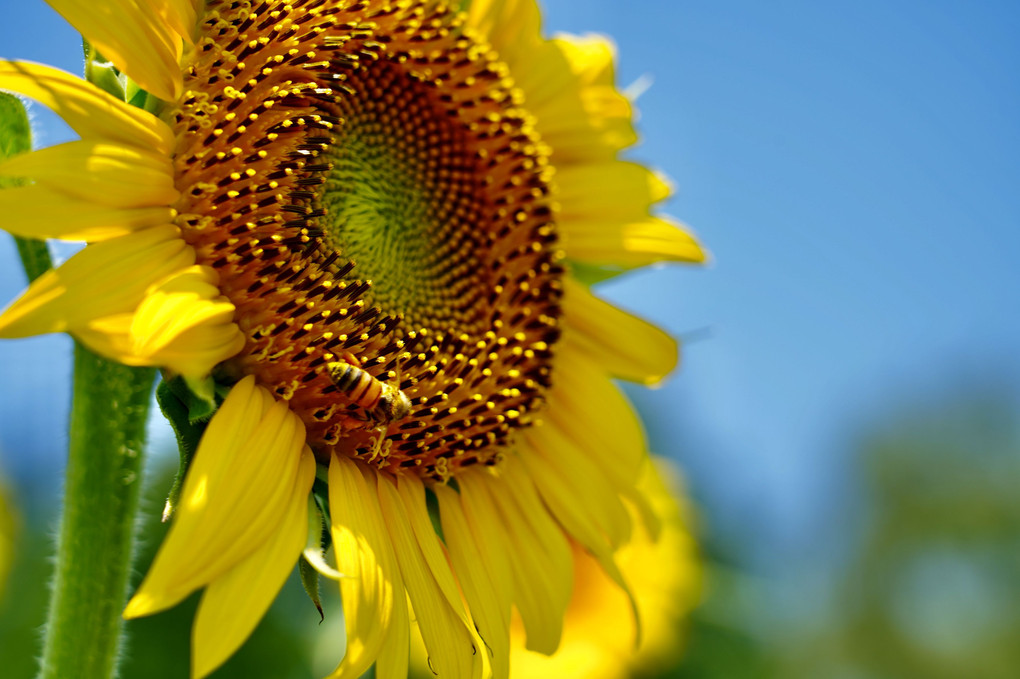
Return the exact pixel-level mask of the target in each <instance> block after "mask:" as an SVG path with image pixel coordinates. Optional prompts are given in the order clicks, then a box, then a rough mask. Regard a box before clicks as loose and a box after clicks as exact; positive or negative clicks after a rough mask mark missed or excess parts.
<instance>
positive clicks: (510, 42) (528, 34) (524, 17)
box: [467, 0, 542, 70]
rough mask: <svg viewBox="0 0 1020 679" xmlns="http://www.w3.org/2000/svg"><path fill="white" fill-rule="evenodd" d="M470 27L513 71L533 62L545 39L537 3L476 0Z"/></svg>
mask: <svg viewBox="0 0 1020 679" xmlns="http://www.w3.org/2000/svg"><path fill="white" fill-rule="evenodd" d="M467 25H468V26H469V27H471V28H473V29H475V30H476V31H478V32H479V33H480V34H481V37H482V38H483V39H486V40H488V42H489V43H490V44H491V45H492V46H493V47H494V48H496V51H497V52H498V53H499V57H500V59H501V60H502V61H503V62H505V63H507V64H509V65H510V67H511V70H514V68H515V67H516V66H518V64H519V63H520V62H522V61H528V60H531V59H532V58H533V57H532V53H533V52H532V51H533V50H534V48H535V47H536V46H538V45H539V43H540V42H541V37H542V36H541V32H540V30H541V25H542V15H541V13H540V12H539V9H538V5H537V4H536V3H535V0H473V1H472V2H471V3H470V6H469V7H468V8H467Z"/></svg>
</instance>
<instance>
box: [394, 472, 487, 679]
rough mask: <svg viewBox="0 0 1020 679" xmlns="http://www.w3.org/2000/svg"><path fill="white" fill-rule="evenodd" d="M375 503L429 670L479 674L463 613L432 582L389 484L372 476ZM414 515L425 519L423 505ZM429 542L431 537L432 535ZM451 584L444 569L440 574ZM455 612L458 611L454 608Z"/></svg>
mask: <svg viewBox="0 0 1020 679" xmlns="http://www.w3.org/2000/svg"><path fill="white" fill-rule="evenodd" d="M378 483H379V502H380V505H381V507H382V513H383V517H384V518H385V520H386V528H387V530H388V531H389V534H390V538H391V540H392V541H393V551H394V553H395V554H396V557H397V563H398V564H399V565H400V573H401V575H402V576H403V578H404V586H405V587H406V588H407V596H408V598H409V599H410V600H411V605H412V607H413V608H414V613H415V617H416V619H417V621H418V625H419V627H420V629H421V634H422V638H423V639H424V640H425V648H426V649H427V650H428V653H429V663H430V665H431V667H432V671H433V672H434V673H436V674H437V675H439V676H440V677H464V678H465V679H466V678H467V677H472V676H481V667H480V666H478V667H473V666H474V665H475V663H474V659H475V657H476V656H478V657H479V658H481V657H482V656H481V655H480V654H479V653H478V647H477V646H476V645H475V644H474V643H473V640H472V638H471V636H472V635H471V634H470V633H469V632H468V626H467V619H466V617H465V615H464V613H463V607H462V606H461V605H460V600H459V598H458V599H457V601H456V602H451V601H450V599H449V598H448V596H447V594H448V592H446V591H445V589H446V588H445V587H444V586H443V585H442V584H440V582H439V580H438V579H437V578H436V571H435V570H433V569H434V568H435V567H436V566H437V565H438V564H435V563H431V562H430V559H429V558H428V557H427V556H425V554H424V553H423V550H422V547H421V544H420V543H419V541H418V535H416V534H415V531H414V530H413V529H412V528H411V524H412V523H413V522H415V521H416V520H412V519H411V518H410V517H409V516H408V512H407V509H408V508H407V507H406V506H405V505H404V503H403V502H402V501H401V497H400V494H399V492H398V491H397V489H396V487H395V486H394V484H393V482H392V481H391V480H390V479H389V478H388V477H387V476H385V475H383V474H379V475H378ZM415 512H416V513H418V514H421V515H423V516H424V518H425V520H428V515H427V513H426V512H427V510H426V508H425V506H424V495H423V496H422V506H421V507H420V508H416V509H415ZM432 539H433V540H434V539H435V534H434V533H433V535H432ZM445 575H446V576H447V577H446V578H445V579H448V580H450V581H451V584H452V576H450V575H449V568H448V567H447V568H446V574H445ZM458 608H460V609H461V610H457V609H458Z"/></svg>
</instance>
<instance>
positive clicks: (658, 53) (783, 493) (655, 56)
mask: <svg viewBox="0 0 1020 679" xmlns="http://www.w3.org/2000/svg"><path fill="white" fill-rule="evenodd" d="M545 6H546V7H547V10H548V11H547V22H546V25H547V27H548V28H549V30H551V31H570V32H587V31H594V32H601V33H608V34H610V35H612V36H613V38H614V40H615V41H616V43H617V45H618V47H619V53H620V68H619V80H620V83H621V84H622V85H627V84H630V83H632V82H634V81H636V80H638V79H639V78H643V77H645V76H650V77H651V78H652V79H653V84H652V87H651V88H650V89H649V90H648V91H646V92H645V93H644V94H642V95H641V97H640V99H639V106H640V109H641V119H640V122H639V127H640V131H641V135H642V138H643V140H644V141H643V143H642V144H641V145H640V146H639V147H638V148H636V149H634V151H633V152H632V154H631V155H632V157H634V158H636V159H639V160H641V161H643V162H647V163H649V164H651V165H654V166H656V167H658V168H659V169H661V170H663V171H665V172H666V173H667V174H668V175H670V176H671V177H672V178H673V180H674V181H675V183H676V185H677V195H676V196H675V197H674V198H673V199H672V200H671V201H670V202H669V203H668V204H667V205H666V207H665V209H666V211H668V212H669V213H670V214H672V215H674V216H676V217H678V218H680V219H682V220H684V221H685V222H687V223H688V224H690V225H691V226H692V227H693V228H694V229H695V230H696V231H697V232H698V233H699V234H700V235H701V237H702V239H703V240H704V242H705V243H706V245H707V246H708V247H709V249H710V250H711V251H712V253H713V256H714V259H713V263H712V264H711V265H710V266H709V267H707V268H706V269H704V270H695V269H684V268H668V269H664V270H655V271H645V272H639V273H635V274H631V275H628V276H626V277H624V278H623V279H621V280H619V281H617V282H614V283H612V284H611V285H609V286H607V287H605V288H604V293H605V295H606V296H608V297H610V298H612V299H613V300H615V301H617V302H619V303H621V304H624V305H626V306H628V307H629V308H631V309H632V310H634V311H637V312H639V313H641V314H643V315H645V316H647V317H649V318H651V319H653V320H655V321H657V322H659V323H661V324H663V325H664V326H666V327H667V328H668V329H669V330H670V331H672V332H674V333H676V334H678V335H681V336H683V335H685V334H690V336H691V337H692V339H694V340H696V341H692V342H691V344H690V345H689V346H688V347H687V349H686V351H685V364H684V368H683V370H682V372H681V373H680V374H679V375H678V376H676V377H674V378H673V380H672V381H671V382H670V383H669V384H668V385H667V386H666V387H664V388H662V389H660V390H657V391H654V392H645V391H642V390H632V391H631V392H630V393H631V394H632V396H633V398H634V399H635V401H636V402H637V403H638V404H639V405H640V406H641V407H642V408H643V409H644V411H645V412H646V413H647V415H648V416H649V419H650V424H649V429H650V432H651V433H652V435H653V439H654V441H655V444H656V447H657V448H658V449H659V450H660V451H661V452H664V453H668V454H671V455H674V456H676V457H679V458H680V459H682V460H683V461H684V462H685V463H686V464H687V466H688V469H689V476H690V478H691V480H692V485H693V486H694V490H695V493H696V494H697V495H698V496H699V497H700V498H702V499H703V500H704V501H706V502H707V503H709V504H710V506H711V507H712V516H713V524H714V526H715V527H716V528H717V529H718V530H721V531H724V532H732V533H738V532H739V533H740V534H743V535H747V536H753V538H752V537H748V540H750V542H749V543H748V546H749V549H750V551H751V552H752V553H753V554H754V555H755V556H757V557H758V558H759V559H760V561H761V563H762V564H764V565H765V566H766V567H769V566H770V565H771V566H775V565H776V564H780V563H782V562H784V561H786V560H787V559H789V558H790V557H791V556H794V555H797V554H799V553H802V552H803V551H805V550H807V549H808V548H809V547H810V546H811V545H812V544H813V541H814V540H816V539H817V537H818V536H819V535H825V534H827V533H828V532H829V530H830V528H831V527H830V526H829V524H828V521H829V517H830V516H831V513H832V511H833V508H834V507H835V506H836V504H838V501H839V499H840V498H841V494H842V493H843V489H844V485H843V479H844V477H845V476H846V475H847V474H850V473H852V466H851V463H852V460H849V459H848V458H847V455H848V451H849V449H850V446H851V445H852V444H853V443H855V441H853V440H851V438H852V436H851V434H850V432H852V431H853V430H854V428H855V427H856V426H858V425H859V424H860V423H862V422H867V421H869V420H870V419H873V418H876V417H879V416H880V415H881V413H883V412H884V411H886V410H888V409H890V408H894V407H896V406H897V404H900V403H903V402H904V401H909V400H911V399H915V398H921V397H923V396H925V395H926V394H930V393H935V392H939V391H943V390H947V389H952V388H954V385H956V384H958V383H959V382H960V381H961V380H964V381H965V380H972V379H980V378H981V376H988V377H989V378H990V379H991V378H995V379H997V380H999V381H1000V382H1001V381H1005V382H1006V383H1008V384H1012V385H1014V386H1015V387H1018V386H1020V358H1018V357H1017V351H1016V348H1017V347H1018V346H1020V315H1018V314H1017V302H1016V291H1017V290H1020V267H1018V266H1017V264H1016V262H1015V258H1016V257H1017V255H1018V254H1020V228H1018V226H1020V224H1018V222H1020V191H1018V190H1017V187H1018V186H1020V183H1018V180H1020V162H1018V158H1020V127H1018V125H1017V122H1016V121H1017V120H1020V115H1018V114H1020V110H1018V109H1020V91H1018V87H1017V84H1016V73H1017V71H1018V66H1020V43H1018V42H1017V41H1016V39H1015V36H1016V35H1018V32H1020V8H1018V7H1017V6H1015V5H1013V4H1012V3H1006V2H973V3H949V2H914V1H907V0H901V1H900V2H894V3H890V2H873V1H871V2H854V3H819V2H809V1H806V0H803V1H796V2H794V1H791V2H773V3H761V2H750V1H748V2H735V1H726V0H723V1H717V2H711V3H707V2H699V3H695V2H682V1H676V2H673V1H667V0H660V1H656V0H640V1H638V2H630V3H627V2H621V1H620V0H612V1H610V0H548V1H547V2H546V3H545ZM0 56H5V57H18V58H27V59H34V60H38V61H46V62H49V63H53V64H56V65H59V66H61V67H63V68H66V69H68V70H71V71H75V72H78V71H80V68H81V57H80V47H79V44H78V42H77V38H76V36H75V34H74V33H73V31H71V30H70V29H69V28H68V27H67V26H66V25H65V24H63V23H62V21H61V20H60V19H59V17H57V16H56V15H55V14H54V13H53V12H52V10H50V9H49V8H48V7H46V6H45V5H43V4H42V3H41V2H36V1H34V0H25V2H21V3H17V4H16V5H15V6H13V7H9V8H6V11H5V19H4V22H3V23H2V24H0ZM35 115H36V121H37V123H38V124H39V129H40V132H41V134H40V138H39V142H40V143H42V144H49V143H55V142H57V141H61V140H63V139H64V138H66V137H65V136H63V135H66V132H65V131H64V130H63V129H62V128H61V127H60V126H59V125H54V124H53V118H52V116H49V115H47V114H46V113H45V112H43V111H39V110H37V113H36V114H35ZM21 287H22V281H21V278H20V274H19V269H18V265H17V262H16V258H15V255H14V253H13V248H12V247H10V245H9V243H8V242H7V241H3V242H2V243H0V300H9V299H11V298H13V297H14V296H15V295H16V294H17V292H18V291H19V290H20V289H21ZM68 348H69V343H68V342H67V340H66V338H42V339H33V340H24V341H17V342H4V343H0V404H2V407H0V466H2V467H3V468H5V469H6V470H7V472H8V474H9V475H12V476H14V477H15V478H16V479H26V478H28V477H29V476H35V472H38V471H40V470H46V469H53V470H56V469H59V466H60V464H61V460H62V459H63V450H62V436H63V435H62V430H63V428H64V427H65V422H66V413H67V392H66V384H67V382H68V375H69V364H68V360H67V356H66V354H67V352H68ZM57 487H58V480H57V477H54V482H53V483H52V488H54V489H55V488H57Z"/></svg>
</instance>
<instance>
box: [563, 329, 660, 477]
mask: <svg viewBox="0 0 1020 679" xmlns="http://www.w3.org/2000/svg"><path fill="white" fill-rule="evenodd" d="M572 348H573V347H572V346H571V345H569V344H568V345H566V346H563V347H561V348H560V351H559V352H558V353H557V355H556V366H557V370H556V379H555V381H554V383H553V387H552V389H550V390H549V395H548V403H549V407H548V408H547V409H546V411H545V412H546V413H547V414H546V417H547V418H548V419H549V420H550V423H551V424H554V425H555V426H556V427H557V428H558V429H559V430H560V431H562V432H564V433H565V434H566V435H567V436H568V437H569V438H570V439H571V440H572V441H574V442H575V443H576V444H577V446H578V447H579V448H581V449H582V450H584V451H585V452H586V453H587V455H588V456H589V457H590V458H591V459H592V461H593V462H596V463H597V464H598V465H599V467H600V468H601V469H603V470H604V471H605V473H606V478H607V479H608V480H609V481H610V482H611V483H612V484H613V485H614V486H615V487H616V488H617V489H618V490H620V491H624V490H626V489H630V488H633V486H634V484H635V483H636V482H637V478H638V473H639V472H640V470H641V468H642V466H643V465H644V464H645V463H646V460H647V454H646V453H647V450H648V446H647V443H646V441H645V435H644V431H643V430H642V429H641V422H640V420H639V419H638V417H637V414H636V413H635V412H634V408H633V407H631V405H630V403H628V402H627V399H626V397H624V395H623V393H622V392H621V391H620V389H619V387H617V386H616V385H615V384H613V382H612V380H610V379H609V377H608V375H607V374H606V370H605V366H603V365H602V364H601V363H599V362H597V361H596V360H595V359H593V358H591V357H589V356H587V355H586V354H585V353H584V352H582V351H580V350H574V351H571V349H572Z"/></svg>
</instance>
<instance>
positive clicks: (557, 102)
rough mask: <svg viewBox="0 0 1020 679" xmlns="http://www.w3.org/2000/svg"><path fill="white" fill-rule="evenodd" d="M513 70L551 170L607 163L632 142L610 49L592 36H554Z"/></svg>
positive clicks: (628, 111) (627, 108)
mask: <svg viewBox="0 0 1020 679" xmlns="http://www.w3.org/2000/svg"><path fill="white" fill-rule="evenodd" d="M531 55H532V58H531V59H530V60H527V61H524V62H522V63H520V64H515V66H516V67H515V68H514V69H513V75H514V79H515V80H516V81H517V82H518V84H519V85H520V86H521V87H522V89H524V91H525V93H526V96H527V106H528V109H529V110H530V111H531V112H532V113H533V114H534V115H535V117H536V126H537V127H538V130H539V132H540V133H541V135H542V140H543V141H545V142H546V143H547V144H549V146H550V147H551V148H552V150H553V155H552V158H553V163H554V165H555V166H556V168H557V171H559V170H561V169H562V168H564V167H565V166H569V165H573V164H580V163H586V162H591V161H600V160H611V159H613V158H615V157H616V154H617V153H618V152H619V151H620V150H621V149H624V148H626V147H628V146H631V145H632V144H634V143H635V142H636V141H637V134H636V133H635V131H634V126H633V123H632V118H633V113H634V112H633V106H632V104H631V102H630V101H629V100H628V99H627V98H626V97H625V96H624V95H623V94H622V93H621V92H619V91H618V90H617V89H616V86H615V82H614V80H615V77H614V74H613V60H614V58H615V49H614V47H613V44H612V43H611V42H610V41H609V40H608V39H606V38H604V37H602V36H597V35H589V36H566V35H564V36H558V37H557V38H555V39H554V40H550V41H548V42H547V43H545V44H544V45H543V46H542V49H541V50H534V49H533V50H532V51H531Z"/></svg>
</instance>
